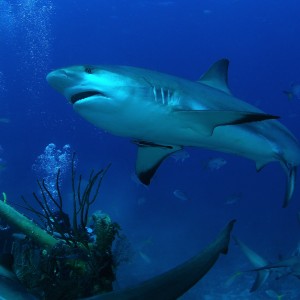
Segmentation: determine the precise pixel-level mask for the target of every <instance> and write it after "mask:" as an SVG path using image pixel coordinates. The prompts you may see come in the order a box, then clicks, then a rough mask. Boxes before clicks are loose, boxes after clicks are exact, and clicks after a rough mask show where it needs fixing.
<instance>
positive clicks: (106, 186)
mask: <svg viewBox="0 0 300 300" xmlns="http://www.w3.org/2000/svg"><path fill="white" fill-rule="evenodd" d="M299 13H300V4H299V1H297V0H289V1H286V0H276V1H274V0H264V1H250V0H244V1H241V0H240V1H238V0H232V1H229V0H228V1H225V0H223V1H221V0H210V1H209V0H206V1H197V0H193V1H191V0H178V1H163V0H162V1H154V0H153V1H137V0H131V1H122V0H118V1H117V0H114V1H99V0H90V1H76V2H75V1H71V0H64V1H54V0H31V1H28V0H18V1H8V0H6V1H1V3H0V72H1V73H0V117H6V118H9V119H10V123H8V124H2V123H0V126H1V127H0V145H1V146H2V147H3V149H4V151H3V153H2V154H1V156H2V158H3V159H5V161H6V162H7V168H6V170H4V171H1V173H0V192H2V191H5V192H6V193H7V195H8V200H9V201H12V202H19V201H20V200H19V199H20V195H21V194H24V195H26V196H28V198H29V197H30V194H31V192H32V191H36V190H37V187H36V183H35V180H36V176H37V175H36V174H35V173H34V172H33V171H32V168H31V167H32V164H33V163H34V161H35V159H36V157H37V156H38V155H40V154H42V153H43V151H44V149H45V147H46V146H47V145H48V144H49V143H51V142H53V143H55V144H56V145H57V147H58V148H62V147H63V145H65V144H70V145H71V147H72V149H73V150H74V151H76V153H77V155H78V159H79V167H78V169H79V170H78V171H81V172H83V173H85V174H87V173H88V171H89V170H90V169H91V168H101V167H104V166H106V165H107V164H108V163H109V162H112V167H111V169H110V170H109V173H108V174H107V176H106V178H105V180H104V182H103V186H102V190H101V193H100V194H101V195H100V198H99V200H98V203H97V204H96V205H95V209H96V208H97V209H102V210H103V211H105V212H107V213H109V214H110V215H111V217H112V218H113V219H114V220H115V221H117V222H119V223H120V224H121V226H122V228H123V231H124V233H125V234H126V235H127V236H128V238H129V240H130V241H131V243H132V247H133V249H134V251H135V253H136V255H135V256H134V257H133V258H132V262H131V264H129V265H127V266H124V267H122V268H121V269H120V276H119V280H118V284H119V286H120V287H122V286H125V285H127V284H132V283H134V282H137V281H140V280H143V279H144V278H148V277H149V276H153V275H155V274H157V273H160V272H162V271H164V270H166V269H167V268H169V267H172V266H174V265H176V264H177V263H179V262H182V261H183V260H185V259H187V258H188V257H190V256H191V255H193V254H195V253H196V252H197V251H198V250H199V249H201V247H203V246H204V245H206V244H207V243H208V242H209V241H210V240H211V239H212V238H213V237H214V236H215V234H216V233H217V232H218V230H219V229H220V228H221V227H222V226H223V225H224V224H225V223H226V222H227V221H228V220H230V219H232V218H236V219H237V220H238V223H237V224H236V228H235V235H237V236H239V237H240V238H241V239H242V240H244V241H245V242H246V243H247V244H249V245H250V246H252V247H253V248H254V249H255V250H256V251H257V252H258V253H260V254H262V255H263V256H265V257H266V258H268V259H276V257H277V255H278V254H279V253H281V254H285V255H287V254H289V253H290V251H291V250H293V248H295V247H296V244H297V242H298V241H299V238H300V234H299V232H300V228H299V224H298V223H297V219H296V213H297V211H299V207H300V203H299V199H298V198H299V194H300V190H299V188H298V187H296V191H295V195H294V197H293V201H292V203H291V205H290V206H289V207H288V208H287V209H282V208H281V204H282V201H283V195H284V189H285V180H286V178H285V174H284V172H283V170H282V169H281V167H280V165H279V164H270V165H269V166H267V167H266V168H265V169H264V170H263V171H261V172H260V173H256V171H255V166H254V164H253V162H251V161H247V160H245V159H243V158H239V157H234V156H231V155H226V154H223V153H214V152H211V151H207V150H202V149H188V151H189V153H190V158H189V159H187V160H185V161H184V163H181V162H175V160H173V159H171V158H170V159H168V160H167V161H165V162H164V164H163V165H162V166H161V168H160V169H159V171H158V172H157V174H156V176H155V178H154V180H153V183H152V184H151V186H150V187H149V188H145V187H143V186H141V185H138V184H137V183H136V182H134V180H132V174H133V173H134V164H135V155H136V148H135V146H134V145H133V144H132V143H130V142H129V141H128V140H127V139H124V138H118V137H113V136H111V135H109V134H106V133H104V132H101V131H100V130H99V129H96V128H94V127H93V126H92V125H91V124H89V123H87V122H86V121H85V120H83V119H81V118H80V117H79V116H78V115H76V114H75V113H74V112H73V111H72V107H71V105H69V104H68V103H67V101H66V100H65V99H64V98H63V97H62V96H61V95H59V94H58V93H56V92H55V91H54V90H52V89H51V88H50V87H49V86H48V85H47V82H46V81H45V76H46V75H47V73H48V72H49V71H51V70H52V69H55V68H59V67H63V66H69V65H74V64H125V65H132V66H139V67H144V68H149V69H155V70H158V71H161V72H166V73H171V74H174V75H178V76H181V77H185V78H188V79H190V80H196V79H197V78H199V77H200V75H201V74H202V73H203V72H205V71H206V69H207V68H208V67H209V66H210V65H211V64H212V63H213V62H214V61H216V60H218V59H220V58H223V57H227V58H229V59H230V61H231V65H230V70H229V82H230V87H231V89H232V91H233V93H234V94H235V95H236V96H238V97H239V98H241V99H244V100H246V101H249V102H250V103H252V104H254V105H257V106H258V107H260V108H261V109H263V110H264V111H266V112H268V113H271V114H275V115H280V116H281V121H282V123H284V124H285V125H286V126H287V127H288V128H289V129H290V130H291V131H292V132H293V133H294V134H295V135H296V137H298V138H300V134H299V126H300V121H299V111H300V103H299V101H297V100H295V101H289V100H288V99H287V97H286V96H285V95H284V94H283V90H285V89H287V88H288V87H289V85H290V83H291V82H293V81H297V80H299V79H300V74H299V70H300V60H299V53H300V43H299V33H300V22H299ZM211 157H222V158H224V159H226V161H227V164H226V165H225V166H224V167H223V168H221V169H220V170H219V171H214V172H209V171H207V170H205V169H204V168H203V162H205V161H206V160H208V159H209V158H211ZM64 184H65V194H66V195H67V194H68V193H69V186H68V184H69V182H68V178H66V179H65V181H64ZM176 189H179V190H182V191H184V192H185V193H186V194H187V195H188V200H187V201H181V200H179V199H177V198H176V197H174V195H173V191H174V190H176ZM235 193H240V194H242V197H241V199H240V200H239V201H238V202H237V203H235V204H232V205H228V204H225V203H226V199H228V197H229V196H230V195H232V194H235ZM66 198H67V197H66ZM141 198H143V199H144V200H143V201H141ZM66 202H67V200H66ZM141 202H143V203H141ZM67 207H68V203H66V208H67ZM230 250H231V252H230V254H229V255H228V256H227V257H226V258H222V261H221V262H220V264H219V265H218V266H217V267H216V268H215V269H214V270H213V271H212V272H211V273H210V274H209V276H208V278H206V279H205V280H206V281H204V283H205V284H203V283H200V284H199V285H198V286H197V287H196V288H195V289H194V290H193V291H191V292H190V293H189V294H188V295H187V296H185V297H186V299H196V298H197V299H200V298H199V297H200V295H201V297H202V298H203V299H217V298H209V295H211V297H217V296H216V293H217V292H216V289H218V291H219V294H220V295H219V296H218V297H219V298H218V299H221V295H227V298H226V299H231V298H229V296H228V295H229V293H230V292H232V291H231V289H232V288H226V287H224V286H222V285H221V283H222V281H223V282H224V281H226V279H227V278H229V277H230V276H231V275H232V274H233V273H234V272H235V271H237V270H241V269H243V270H245V269H249V268H251V267H250V265H249V264H248V262H247V260H246V258H244V257H243V256H242V254H241V253H240V251H239V249H237V247H235V245H232V247H231V249H230ZM140 252H141V253H142V254H145V255H147V257H148V258H149V262H147V261H146V260H145V259H143V258H142V255H141V254H140ZM247 276H248V277H249V278H250V280H249V281H248V277H247ZM247 276H246V275H245V277H244V278H247V280H244V281H241V282H240V288H239V290H238V289H237V288H236V289H237V290H236V291H235V293H236V295H237V297H238V295H239V294H238V293H241V292H243V293H244V294H243V297H244V298H243V299H265V298H266V299H268V296H266V294H264V293H263V292H261V293H260V294H259V293H258V294H256V295H255V296H250V295H248V294H247V290H248V289H249V288H250V286H251V284H252V282H251V280H252V273H247ZM216 278H217V280H218V282H219V283H218V284H216V281H215V279H216ZM220 282H221V283H220ZM293 284H294V285H293ZM297 284H298V288H299V282H295V283H294V282H293V283H292V284H291V287H290V289H292V288H295V287H296V286H297ZM204 295H207V296H204ZM214 295H215V296H214ZM240 295H241V294H240ZM205 297H206V298H205ZM224 297H225V296H224ZM240 297H241V296H240ZM247 297H248V298H247ZM259 297H261V298H259ZM290 297H292V296H290ZM202 298H201V299H202ZM224 299H225V298H224ZM291 299H293V298H291ZM295 299H296V298H295Z"/></svg>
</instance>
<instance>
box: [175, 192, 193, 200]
mask: <svg viewBox="0 0 300 300" xmlns="http://www.w3.org/2000/svg"><path fill="white" fill-rule="evenodd" d="M173 195H174V196H175V197H176V198H178V199H179V200H181V201H187V200H189V197H188V196H187V194H186V193H185V192H183V191H181V190H175V191H174V192H173Z"/></svg>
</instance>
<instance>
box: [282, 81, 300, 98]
mask: <svg viewBox="0 0 300 300" xmlns="http://www.w3.org/2000/svg"><path fill="white" fill-rule="evenodd" d="M283 92H284V93H285V94H286V95H287V96H288V98H289V100H292V99H296V100H300V83H299V82H293V83H291V84H290V87H289V89H288V90H285V91H283Z"/></svg>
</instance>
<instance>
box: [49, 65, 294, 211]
mask: <svg viewBox="0 0 300 300" xmlns="http://www.w3.org/2000/svg"><path fill="white" fill-rule="evenodd" d="M228 66H229V60H228V59H221V60H219V61H217V62H215V63H214V64H213V65H212V66H211V67H210V68H209V69H208V71H207V72H205V73H204V74H203V75H202V76H201V77H200V79H199V80H197V81H191V80H187V79H184V78H180V77H176V76H172V75H168V74H164V73H160V72H156V71H152V70H147V69H142V68H136V67H130V66H118V65H112V66H109V65H108V66H107V65H104V66H95V65H77V66H71V67H66V68H60V69H57V70H54V71H52V72H50V73H49V74H48V75H47V81H48V83H49V84H50V86H52V87H53V88H54V89H55V90H57V91H58V92H59V93H61V94H62V95H63V96H64V97H66V98H67V100H68V101H69V102H70V103H71V104H72V105H73V109H74V110H75V111H76V112H77V113H79V115H81V116H82V117H83V118H84V119H86V120H87V121H89V122H91V123H92V124H94V125H95V126H96V127H98V128H101V129H102V130H104V131H106V132H109V133H111V134H114V135H116V136H120V137H126V138H129V139H131V140H132V141H133V142H134V143H135V144H136V145H137V146H138V151H137V159H136V174H137V176H138V178H139V180H140V181H141V182H142V183H143V184H145V185H149V184H150V181H151V179H152V177H153V176H154V174H155V173H156V171H157V169H158V168H159V166H160V165H161V163H162V162H163V161H164V160H165V159H166V158H167V157H169V156H170V155H172V154H174V153H176V152H178V151H180V150H182V149H183V148H184V147H198V148H206V149H211V150H214V151H220V152H226V153H231V154H235V155H239V156H243V157H245V158H248V159H251V160H253V161H254V162H255V164H256V169H257V171H259V170H261V169H262V168H263V167H264V166H266V165H267V164H268V163H270V162H273V161H278V162H280V164H281V165H282V167H283V169H284V170H285V172H286V174H287V184H286V192H285V197H284V202H283V207H287V206H288V204H289V202H290V199H291V198H292V195H293V192H294V189H295V181H296V171H297V166H298V165H299V164H300V146H299V143H298V141H297V139H296V137H295V136H294V135H293V134H292V133H291V132H290V131H289V130H288V129H287V128H286V127H285V126H284V125H282V124H281V123H280V122H279V121H278V120H276V119H277V118H278V117H277V116H275V115H272V114H266V113H264V112H263V111H262V110H260V109H258V108H256V107H255V106H253V105H251V104H249V103H247V102H245V101H243V100H241V99H238V98H237V97H234V96H233V95H232V92H231V90H230V89H229V86H228Z"/></svg>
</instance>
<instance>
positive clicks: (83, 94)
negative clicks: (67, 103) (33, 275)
mask: <svg viewBox="0 0 300 300" xmlns="http://www.w3.org/2000/svg"><path fill="white" fill-rule="evenodd" d="M95 95H100V96H103V97H106V95H105V94H103V93H101V92H96V91H86V92H81V93H77V94H75V95H73V96H72V97H71V102H72V104H74V103H76V102H77V101H80V100H83V99H86V98H89V97H92V96H95Z"/></svg>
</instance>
